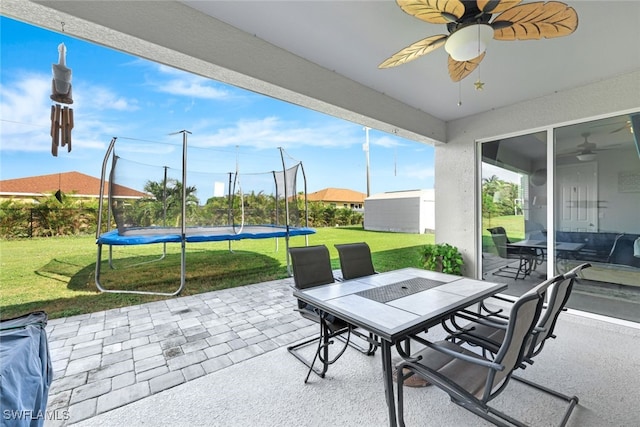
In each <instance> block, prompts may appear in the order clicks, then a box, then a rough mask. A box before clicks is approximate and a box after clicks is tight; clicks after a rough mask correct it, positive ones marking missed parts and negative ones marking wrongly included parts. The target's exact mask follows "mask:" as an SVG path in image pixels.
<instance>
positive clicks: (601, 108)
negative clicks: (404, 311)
mask: <svg viewBox="0 0 640 427" xmlns="http://www.w3.org/2000/svg"><path fill="white" fill-rule="evenodd" d="M490 90H492V89H490V88H486V89H485V92H484V93H483V96H490V93H489V92H488V91H490ZM493 90H499V89H497V88H496V89H493ZM637 108H640V71H635V72H632V73H630V74H625V75H623V76H619V77H617V78H614V79H610V80H605V81H599V82H596V83H593V84H590V85H586V86H582V87H579V88H575V89H571V90H567V91H563V92H557V93H554V94H552V95H547V96H542V97H540V98H537V99H534V100H531V101H527V102H522V103H520V104H515V105H512V106H510V107H506V108H501V109H497V110H494V111H490V112H486V113H482V114H478V115H475V116H470V117H465V118H462V119H459V120H454V121H451V122H449V123H448V124H447V141H448V142H447V144H438V145H436V146H435V162H436V168H435V195H436V214H435V216H436V224H437V225H438V226H437V229H436V242H440V243H443V242H446V243H449V244H452V245H455V246H457V247H458V248H459V249H460V251H461V252H462V255H463V257H464V260H465V272H464V273H465V275H467V276H470V277H477V270H478V266H477V263H476V258H477V257H476V252H477V244H476V241H477V237H476V232H475V229H476V222H477V218H476V209H475V208H476V203H477V197H478V196H477V194H476V177H477V175H478V173H479V172H478V170H477V167H476V162H475V155H474V152H475V148H476V144H475V141H476V140H478V139H486V138H491V137H497V136H504V135H508V134H511V133H517V132H522V131H533V130H540V129H541V128H545V127H548V126H553V125H557V124H560V123H567V122H572V121H582V120H583V119H593V118H597V117H598V116H603V115H608V114H611V113H615V112H620V111H625V110H630V109H637ZM445 224H446V225H445Z"/></svg>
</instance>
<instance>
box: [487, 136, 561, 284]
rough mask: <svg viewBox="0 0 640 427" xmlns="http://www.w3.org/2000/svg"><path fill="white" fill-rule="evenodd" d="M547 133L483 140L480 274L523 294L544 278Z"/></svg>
mask: <svg viewBox="0 0 640 427" xmlns="http://www.w3.org/2000/svg"><path fill="white" fill-rule="evenodd" d="M546 147H547V133H546V132H545V131H542V132H537V133H533V134H527V135H521V136H516V137H512V138H505V139H500V140H496V141H490V142H485V143H482V144H481V155H482V184H481V195H482V201H481V204H482V222H481V230H482V276H483V278H484V279H485V280H491V281H495V282H503V283H508V284H509V289H508V290H507V291H506V293H508V294H511V295H515V296H517V295H521V294H522V293H524V292H526V291H527V290H528V289H530V288H531V286H532V284H537V283H539V282H540V280H543V279H545V278H546V268H547V267H546V258H547V257H546V248H547V242H546V240H547V234H546V233H547V174H548V173H547V167H546V165H547V149H546Z"/></svg>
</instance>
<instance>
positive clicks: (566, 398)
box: [511, 375, 578, 426]
mask: <svg viewBox="0 0 640 427" xmlns="http://www.w3.org/2000/svg"><path fill="white" fill-rule="evenodd" d="M511 378H513V379H514V380H516V381H520V382H521V383H524V384H526V385H528V386H530V387H533V388H535V389H538V390H540V391H542V392H545V393H547V394H550V395H552V396H555V397H557V398H558V399H562V400H564V401H565V402H569V407H568V408H567V410H566V411H565V413H564V418H562V422H561V423H560V426H565V425H566V424H567V422H568V421H569V417H570V416H571V413H572V412H573V408H575V407H576V405H577V404H578V396H567V395H566V394H563V393H560V392H558V391H555V390H552V389H550V388H547V387H545V386H543V385H540V384H538V383H535V382H533V381H531V380H527V379H524V378H522V377H519V376H517V375H512V376H511Z"/></svg>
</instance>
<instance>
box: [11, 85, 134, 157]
mask: <svg viewBox="0 0 640 427" xmlns="http://www.w3.org/2000/svg"><path fill="white" fill-rule="evenodd" d="M0 91H1V92H2V99H1V102H0V116H1V117H2V126H0V141H1V144H2V146H1V149H2V150H3V151H25V152H35V151H40V152H41V151H50V150H51V134H50V132H51V105H52V101H51V99H50V98H49V95H50V94H51V77H50V76H49V75H46V74H36V73H32V74H25V75H23V76H21V78H20V79H19V80H16V81H13V82H10V83H8V84H7V83H4V82H3V84H1V85H0ZM73 98H74V104H72V105H71V108H73V110H74V128H73V131H72V136H73V137H72V139H73V144H74V145H73V147H74V148H76V147H83V148H91V149H104V148H105V146H106V144H107V143H108V140H109V137H108V136H105V135H109V136H112V135H116V134H117V133H116V132H120V131H122V129H123V128H124V129H126V126H123V125H122V124H119V123H117V118H116V117H111V116H108V115H107V116H105V115H104V114H103V113H104V110H115V111H126V112H130V111H133V110H135V109H137V105H136V104H137V102H136V101H135V100H132V99H127V98H125V97H122V96H119V95H117V94H116V93H114V92H113V91H111V90H109V89H107V88H105V87H101V86H91V85H86V84H84V85H81V86H80V87H78V88H77V89H76V87H74V92H73Z"/></svg>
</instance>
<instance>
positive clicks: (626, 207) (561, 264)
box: [478, 112, 640, 322]
mask: <svg viewBox="0 0 640 427" xmlns="http://www.w3.org/2000/svg"><path fill="white" fill-rule="evenodd" d="M639 139H640V112H632V113H630V114H622V115H619V116H615V117H610V118H605V119H599V120H595V121H590V122H585V123H578V124H572V125H569V126H562V127H556V128H554V129H550V130H549V131H540V132H534V133H529V134H524V135H519V136H513V137H508V138H501V139H496V140H492V141H487V142H483V143H481V144H480V145H479V153H480V156H481V158H480V161H481V182H479V183H478V187H479V191H480V194H481V200H480V209H479V212H480V213H481V220H480V225H481V229H480V233H479V234H480V237H481V241H482V263H481V266H482V277H483V278H484V279H485V280H490V281H497V282H504V283H508V284H509V288H508V290H507V293H508V294H511V295H514V296H518V295H521V294H522V293H524V292H526V291H527V290H528V289H530V288H531V287H532V286H534V285H535V284H537V283H539V282H540V281H541V280H543V279H545V278H546V277H547V276H548V275H555V274H558V273H564V272H566V271H569V270H570V269H571V268H573V267H575V266H577V265H579V264H581V263H584V262H589V263H590V264H591V265H592V266H591V268H589V269H587V270H584V271H583V274H582V275H581V277H579V278H578V280H577V281H576V283H575V285H574V291H573V293H572V295H571V298H570V300H569V304H568V305H569V307H571V308H575V309H579V310H583V311H588V312H593V313H597V314H602V315H606V316H612V317H618V318H622V319H627V320H632V321H636V322H639V321H640V142H639ZM547 153H549V154H550V155H552V158H551V161H548V155H547Z"/></svg>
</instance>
